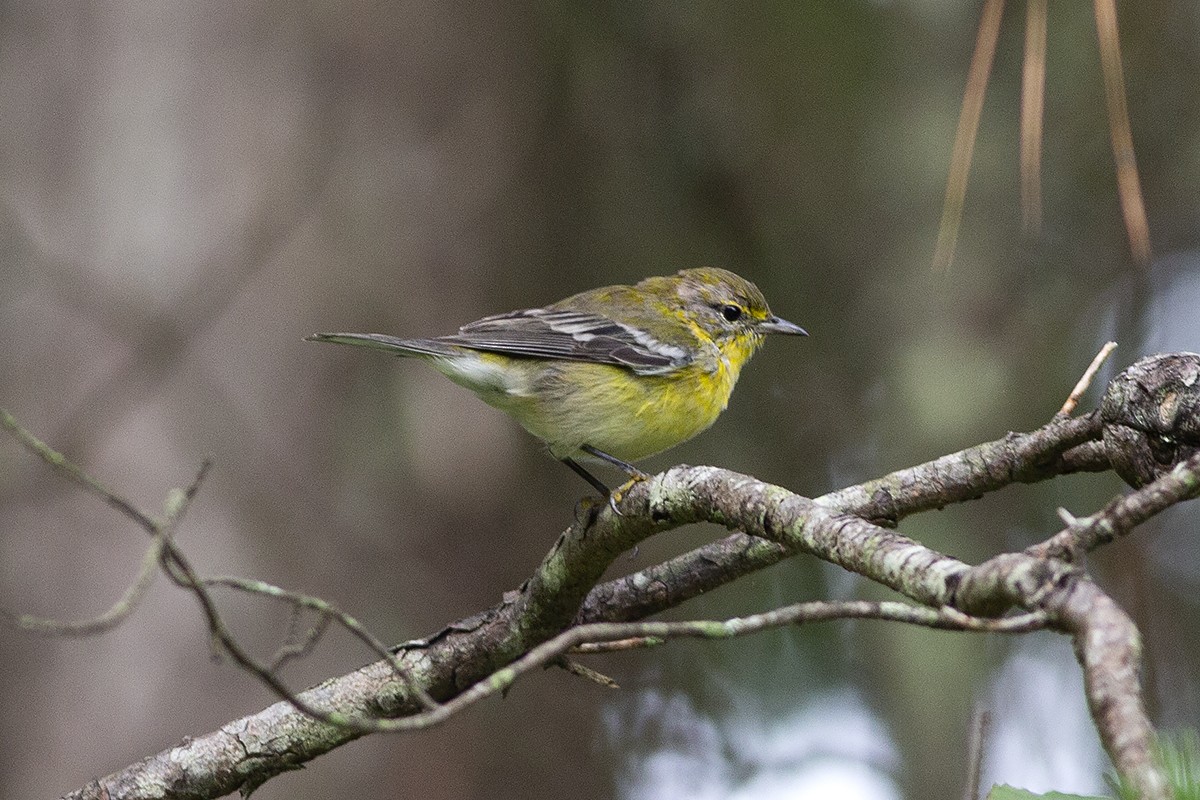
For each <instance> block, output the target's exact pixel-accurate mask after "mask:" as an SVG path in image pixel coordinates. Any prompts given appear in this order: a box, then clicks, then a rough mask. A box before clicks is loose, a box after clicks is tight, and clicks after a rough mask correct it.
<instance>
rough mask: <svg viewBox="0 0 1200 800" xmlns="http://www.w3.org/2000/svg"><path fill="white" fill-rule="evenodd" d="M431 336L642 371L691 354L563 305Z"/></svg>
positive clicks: (673, 364)
mask: <svg viewBox="0 0 1200 800" xmlns="http://www.w3.org/2000/svg"><path fill="white" fill-rule="evenodd" d="M435 341H438V342H444V343H446V344H452V345H457V346H459V347H469V348H471V349H474V350H485V351H488V352H492V353H505V354H507V355H514V356H528V357H531V358H550V359H563V360H567V361H589V362H592V363H595V364H613V365H615V366H621V367H626V368H628V369H631V370H633V371H634V372H636V373H638V374H641V375H654V374H662V373H666V372H671V371H673V370H676V369H679V368H680V367H682V366H685V365H687V364H689V363H691V361H692V359H693V356H692V355H691V354H690V353H689V352H688V351H687V350H686V349H685V348H683V347H681V346H679V345H677V344H670V343H667V342H662V341H659V340H658V339H656V338H654V337H653V336H652V335H651V334H649V333H647V332H646V331H644V330H641V329H640V328H637V327H634V326H632V325H625V324H622V323H620V322H616V321H614V320H611V319H609V318H608V317H603V316H600V315H598V314H589V313H587V312H583V311H573V310H568V309H559V310H552V309H544V308H532V309H526V310H523V311H512V312H510V313H507V314H497V315H496V316H493V317H484V318H483V319H481V320H479V321H477V322H472V323H470V324H469V325H464V326H463V327H462V328H459V330H458V333H456V334H451V335H450V336H440V337H438V338H437V339H436V340H435Z"/></svg>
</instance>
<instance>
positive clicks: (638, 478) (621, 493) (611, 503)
mask: <svg viewBox="0 0 1200 800" xmlns="http://www.w3.org/2000/svg"><path fill="white" fill-rule="evenodd" d="M649 478H650V476H649V475H647V474H646V473H645V472H638V473H635V474H634V475H631V476H630V478H629V480H627V481H625V483H623V484H621V485H620V486H618V487H617V488H616V489H613V490H612V491H611V492H609V493H608V507H609V508H610V509H612V512H613V513H614V514H616V515H617V516H618V517H623V516H625V515H624V514H622V513H621V509H619V508H617V503H619V502H621V500H623V499H624V498H625V493H626V492H628V491H629V490H630V489H632V488H633V487H634V486H636V485H637V484H639V483H641V482H642V481H644V480H649Z"/></svg>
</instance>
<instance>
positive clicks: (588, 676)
mask: <svg viewBox="0 0 1200 800" xmlns="http://www.w3.org/2000/svg"><path fill="white" fill-rule="evenodd" d="M554 663H556V664H557V665H558V666H560V667H562V668H563V669H565V670H566V671H567V672H568V673H570V674H571V675H574V676H575V677H577V678H583V679H584V680H585V681H591V682H592V683H594V684H596V685H597V686H603V687H604V688H605V689H620V688H621V684H619V683H617V682H616V681H615V680H613V679H612V678H610V677H609V676H607V675H605V674H604V673H603V672H599V671H597V670H594V669H592V668H591V667H589V666H587V665H586V664H580V663H579V662H578V661H575V660H574V659H570V658H567V657H566V656H560V657H559V658H558V659H557V660H556V661H555V662H554Z"/></svg>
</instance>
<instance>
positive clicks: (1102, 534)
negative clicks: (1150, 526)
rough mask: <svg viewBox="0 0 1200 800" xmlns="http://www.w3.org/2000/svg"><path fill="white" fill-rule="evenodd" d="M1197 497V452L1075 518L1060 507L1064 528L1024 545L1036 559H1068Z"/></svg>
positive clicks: (1199, 464) (1199, 494)
mask: <svg viewBox="0 0 1200 800" xmlns="http://www.w3.org/2000/svg"><path fill="white" fill-rule="evenodd" d="M1196 497H1200V454H1197V455H1194V456H1192V457H1191V458H1189V459H1188V460H1187V461H1183V462H1180V463H1179V464H1176V465H1175V466H1174V468H1172V469H1171V471H1170V472H1168V473H1167V474H1165V475H1162V476H1160V477H1158V478H1157V479H1155V480H1153V481H1151V482H1150V483H1148V484H1146V485H1145V486H1143V487H1141V488H1140V489H1138V490H1136V491H1133V492H1130V493H1129V494H1126V495H1121V496H1119V497H1116V498H1114V499H1113V500H1111V501H1110V502H1109V503H1108V505H1106V506H1105V507H1104V508H1103V509H1101V510H1100V511H1098V512H1096V513H1095V514H1092V515H1091V516H1087V517H1075V516H1073V515H1071V514H1070V512H1067V511H1065V510H1061V509H1060V512H1061V513H1060V516H1064V515H1065V516H1064V521H1065V522H1066V523H1067V527H1066V528H1064V529H1063V530H1061V531H1059V532H1058V533H1056V534H1054V535H1053V536H1051V537H1050V538H1049V539H1047V540H1046V541H1044V542H1041V543H1040V544H1036V545H1033V546H1032V547H1029V548H1026V550H1025V553H1026V554H1027V555H1031V556H1035V557H1037V558H1066V559H1072V558H1074V557H1075V555H1076V554H1078V553H1089V552H1091V551H1092V550H1095V549H1096V548H1097V547H1100V546H1101V545H1103V544H1107V543H1109V542H1112V541H1114V540H1116V539H1118V538H1120V537H1122V536H1124V535H1126V534H1127V533H1129V532H1130V531H1132V530H1133V529H1134V528H1136V527H1137V526H1138V525H1141V524H1142V523H1143V522H1145V521H1146V520H1148V519H1150V518H1151V517H1153V516H1155V515H1157V514H1161V513H1162V512H1163V511H1166V510H1167V509H1168V508H1170V507H1172V506H1174V505H1177V504H1179V503H1182V502H1183V501H1185V500H1191V499H1194V498H1196Z"/></svg>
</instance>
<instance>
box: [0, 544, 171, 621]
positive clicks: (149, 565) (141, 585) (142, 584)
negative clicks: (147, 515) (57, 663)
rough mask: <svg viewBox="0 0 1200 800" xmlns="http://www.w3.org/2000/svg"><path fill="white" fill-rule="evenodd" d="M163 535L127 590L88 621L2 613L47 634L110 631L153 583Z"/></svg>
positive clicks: (150, 549) (0, 610)
mask: <svg viewBox="0 0 1200 800" xmlns="http://www.w3.org/2000/svg"><path fill="white" fill-rule="evenodd" d="M162 551H163V538H162V537H161V536H158V535H156V536H155V537H154V538H153V539H151V541H150V547H148V548H147V549H146V553H145V555H143V556H142V563H141V566H140V567H139V568H138V573H137V576H136V577H135V578H134V579H133V582H132V583H131V584H129V587H128V588H127V589H126V590H125V593H124V594H122V595H121V597H120V598H119V599H118V600H117V601H116V602H115V603H113V604H112V606H110V607H109V609H108V610H107V611H105V612H104V613H102V614H100V615H98V616H95V617H92V618H91V619H86V620H78V621H76V620H70V621H67V620H58V619H52V618H49V617H35V616H33V615H30V614H16V613H14V612H12V611H8V610H7V609H0V616H3V617H6V618H7V619H8V620H9V621H10V622H11V623H12V624H14V625H16V626H17V627H19V628H24V629H25V630H27V631H31V632H33V633H44V634H47V635H49V636H91V635H94V634H97V633H104V632H105V631H108V630H111V629H113V628H114V627H116V626H117V625H119V624H121V623H122V622H124V621H125V619H126V618H128V617H129V615H130V614H132V613H133V612H134V611H135V610H136V609H137V607H138V604H139V603H140V602H141V600H142V597H143V596H145V594H146V590H147V589H149V588H150V585H151V584H152V583H154V576H155V575H157V574H158V560H159V558H161V557H162Z"/></svg>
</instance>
